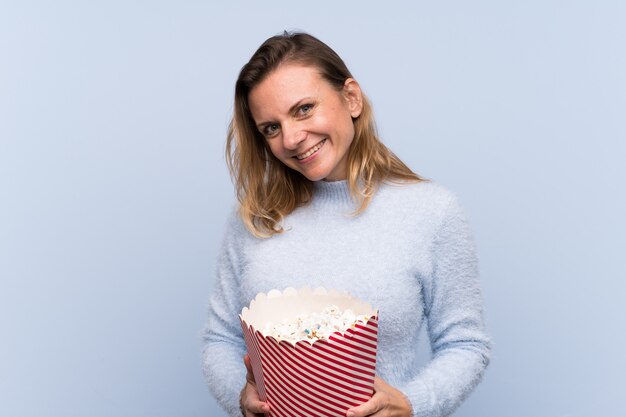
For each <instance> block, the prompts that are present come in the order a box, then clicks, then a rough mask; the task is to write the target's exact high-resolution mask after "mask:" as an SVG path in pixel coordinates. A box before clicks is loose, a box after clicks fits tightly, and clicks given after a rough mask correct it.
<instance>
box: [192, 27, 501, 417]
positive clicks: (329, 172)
mask: <svg viewBox="0 0 626 417" xmlns="http://www.w3.org/2000/svg"><path fill="white" fill-rule="evenodd" d="M410 135H411V132H407V137H410ZM227 161H228V165H229V168H230V171H231V174H232V176H233V178H234V182H235V184H236V190H237V196H238V200H239V206H238V210H237V212H236V213H235V214H233V216H232V218H231V219H230V221H229V225H228V229H227V232H226V236H225V239H224V243H223V247H222V251H221V255H220V257H219V260H218V270H217V278H216V282H215V287H214V290H213V292H212V293H211V297H210V301H209V318H208V324H207V327H206V332H205V347H204V350H203V355H204V359H203V360H204V372H205V375H206V378H207V381H208V383H209V387H210V389H211V391H212V393H213V395H214V396H215V397H216V399H217V400H218V402H219V403H220V404H221V405H222V407H224V409H225V410H226V411H227V412H228V413H229V415H231V416H240V415H242V413H243V415H245V416H254V415H258V414H263V413H267V412H269V410H270V409H271V404H267V403H264V402H262V401H261V400H260V399H259V395H258V392H257V390H256V386H255V383H254V380H253V378H252V377H251V376H250V374H249V373H247V372H246V367H245V366H244V364H243V363H242V358H243V357H244V355H245V352H246V350H245V344H244V341H243V337H242V334H241V328H240V324H239V318H238V314H239V313H240V311H241V309H242V308H243V307H244V306H245V305H247V304H248V303H249V301H250V300H251V299H252V298H254V296H255V295H256V294H257V293H259V292H266V291H268V290H269V289H272V288H279V289H280V288H285V287H302V286H311V287H317V286H324V287H327V288H337V289H340V290H345V291H348V292H350V293H351V294H353V295H355V296H357V297H359V298H361V299H364V300H367V301H368V302H369V303H370V304H372V305H376V306H377V307H378V308H379V309H380V312H381V314H380V322H379V326H380V327H379V329H380V330H379V344H378V356H377V367H376V371H377V376H376V378H375V385H374V388H375V393H374V395H373V396H372V398H371V399H370V400H369V401H367V402H366V403H364V404H362V405H361V406H359V407H355V408H353V409H350V410H348V411H347V416H354V417H362V416H377V417H378V416H380V417H382V416H402V417H404V416H429V417H434V416H447V415H449V414H451V413H452V412H453V411H454V410H455V409H456V407H457V406H458V405H459V404H460V403H461V401H463V399H464V398H466V396H467V395H468V394H469V393H470V392H471V390H472V389H473V388H474V387H475V386H476V384H478V382H479V381H480V379H481V377H482V374H483V372H484V370H485V368H486V366H487V364H488V362H489V357H490V342H489V338H488V336H487V334H486V332H485V326H484V321H483V313H482V305H483V304H482V298H481V291H480V286H479V281H478V268H477V262H476V256H475V251H474V246H473V243H472V238H471V234H470V231H469V228H468V224H467V221H466V219H465V216H464V214H463V211H462V209H461V208H460V206H459V203H458V202H457V199H456V198H455V197H454V196H453V195H452V194H451V193H450V192H449V191H447V190H446V189H444V188H443V187H441V186H439V185H436V184H434V183H432V182H430V181H426V180H424V179H422V178H420V177H419V176H418V175H416V174H415V173H413V172H412V171H411V170H410V169H409V168H408V167H407V166H406V165H405V164H404V163H402V161H400V159H398V158H397V157H396V156H395V155H394V154H393V153H392V152H391V151H390V150H389V149H387V148H386V147H385V146H384V145H383V144H382V143H381V142H380V140H379V139H378V137H377V134H376V130H375V124H374V119H373V115H372V111H371V107H370V105H369V103H368V100H367V98H366V97H365V95H364V94H363V92H362V90H361V87H360V85H359V83H358V82H357V81H356V80H355V79H354V78H353V77H352V75H351V74H350V72H349V71H348V69H347V67H346V65H345V64H344V62H343V61H342V60H341V58H340V57H339V56H338V55H337V54H336V53H335V52H334V51H333V50H332V49H331V48H329V47H328V46H327V45H326V44H324V43H323V42H321V41H319V40H318V39H316V38H314V37H312V36H310V35H308V34H304V33H284V34H283V35H279V36H274V37H272V38H270V39H268V40H266V41H265V42H264V43H263V44H262V45H261V46H260V47H259V49H258V50H257V51H256V52H255V53H254V55H253V56H252V58H251V59H250V61H249V62H248V63H247V64H246V65H244V67H243V68H242V70H241V73H240V75H239V78H238V80H237V83H236V87H235V107H234V116H233V121H232V124H231V127H230V130H229V134H228V139H227ZM422 325H426V326H427V329H428V334H429V341H430V345H431V349H432V352H433V355H432V359H431V360H430V362H429V363H428V364H427V365H425V366H420V365H419V364H418V361H417V350H416V346H417V342H418V340H417V338H418V334H419V331H420V328H421V326H422ZM246 365H248V366H249V363H248V359H247V358H246ZM242 388H243V389H242Z"/></svg>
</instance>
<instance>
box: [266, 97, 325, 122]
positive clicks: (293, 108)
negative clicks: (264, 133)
mask: <svg viewBox="0 0 626 417" xmlns="http://www.w3.org/2000/svg"><path fill="white" fill-rule="evenodd" d="M310 100H313V97H303V98H301V99H300V100H298V101H296V102H295V103H294V104H293V105H292V106H291V107H289V111H288V112H287V113H288V114H293V112H295V111H296V109H297V108H298V107H300V106H301V105H302V103H304V102H306V101H310ZM272 123H275V122H274V121H271V120H267V121H263V122H260V123H257V124H256V127H257V129H259V130H261V129H262V128H263V127H265V125H269V124H272Z"/></svg>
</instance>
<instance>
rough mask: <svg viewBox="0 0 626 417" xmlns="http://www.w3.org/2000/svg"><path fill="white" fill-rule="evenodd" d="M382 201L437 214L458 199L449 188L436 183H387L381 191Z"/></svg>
mask: <svg viewBox="0 0 626 417" xmlns="http://www.w3.org/2000/svg"><path fill="white" fill-rule="evenodd" d="M379 193H380V199H381V200H383V201H386V202H387V204H393V205H395V206H401V207H402V206H404V207H411V208H413V209H415V208H422V209H427V208H428V209H431V210H433V211H435V212H440V211H441V210H443V209H445V208H446V207H448V206H449V205H450V204H451V203H452V202H454V201H456V199H457V197H456V195H455V194H454V192H452V191H451V190H449V189H448V188H446V187H445V186H443V185H441V184H438V183H436V182H434V181H430V180H428V181H419V182H387V183H384V184H383V185H382V186H381V187H380V190H379Z"/></svg>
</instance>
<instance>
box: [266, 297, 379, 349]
mask: <svg viewBox="0 0 626 417" xmlns="http://www.w3.org/2000/svg"><path fill="white" fill-rule="evenodd" d="M369 318H370V316H368V315H365V314H361V315H356V314H355V313H354V312H353V311H352V310H351V309H349V308H348V309H345V310H343V311H341V309H340V308H339V307H337V306H336V305H331V306H329V307H326V308H325V309H324V310H323V311H321V312H313V313H308V314H300V315H298V316H297V317H295V318H293V319H285V320H281V321H280V322H278V323H274V322H268V323H267V324H266V325H265V328H264V330H263V331H262V332H261V333H263V335H264V336H266V337H268V336H270V337H273V338H274V339H276V340H278V341H281V340H287V341H289V342H291V343H293V344H296V343H297V342H299V341H301V340H310V341H315V340H328V339H329V337H330V335H331V334H333V333H335V332H339V333H341V334H343V333H345V332H346V330H348V329H350V328H354V327H355V326H356V324H357V323H361V324H362V325H365V324H366V323H367V321H368V320H369Z"/></svg>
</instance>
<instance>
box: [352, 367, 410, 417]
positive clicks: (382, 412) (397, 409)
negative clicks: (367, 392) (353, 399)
mask: <svg viewBox="0 0 626 417" xmlns="http://www.w3.org/2000/svg"><path fill="white" fill-rule="evenodd" d="M346 415H347V417H366V416H372V417H411V416H412V415H413V410H412V408H411V403H410V402H409V400H408V399H407V398H406V397H405V396H404V394H402V393H401V392H400V391H398V390H397V389H395V388H394V387H392V386H391V385H389V384H387V383H386V382H385V381H383V380H382V379H380V378H379V377H375V378H374V395H373V396H372V398H370V399H369V401H367V402H365V403H363V404H361V405H360V406H358V407H354V408H351V409H349V410H348V412H347V414H346Z"/></svg>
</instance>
